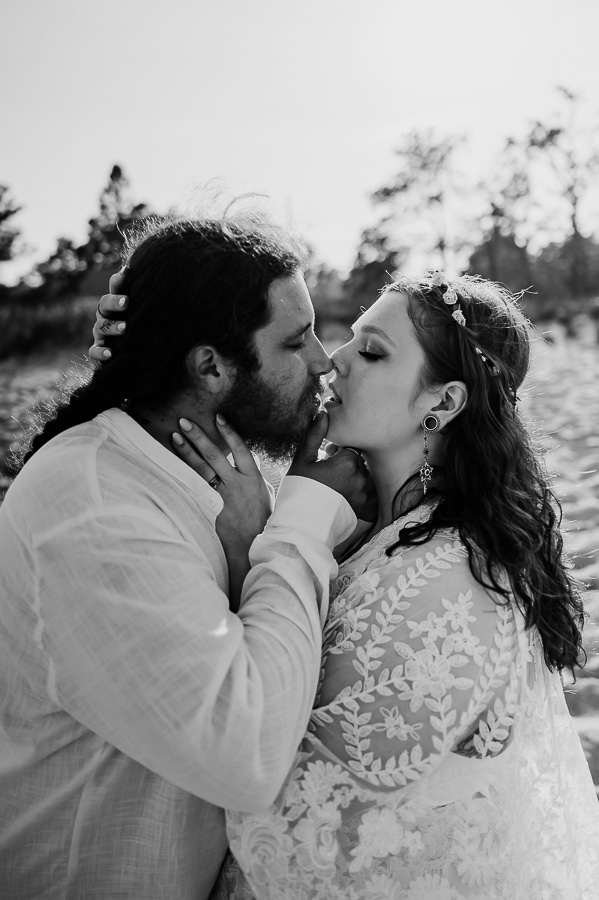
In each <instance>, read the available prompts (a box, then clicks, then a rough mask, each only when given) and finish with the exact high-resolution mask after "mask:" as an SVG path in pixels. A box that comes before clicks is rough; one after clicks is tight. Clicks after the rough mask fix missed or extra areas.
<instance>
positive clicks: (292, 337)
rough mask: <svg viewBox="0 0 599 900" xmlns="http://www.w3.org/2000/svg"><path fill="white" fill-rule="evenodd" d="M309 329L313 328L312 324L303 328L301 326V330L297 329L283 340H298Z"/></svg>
mask: <svg viewBox="0 0 599 900" xmlns="http://www.w3.org/2000/svg"><path fill="white" fill-rule="evenodd" d="M309 328H312V322H308V324H307V325H304V326H303V328H302V327H301V326H300V327H299V328H296V330H295V331H294V332H293V333H292V334H288V335H287V336H286V337H285V338H284V339H283V340H285V341H294V340H297V338H299V337H301V336H302V335H304V334H305V333H306V331H307V330H308V329H309Z"/></svg>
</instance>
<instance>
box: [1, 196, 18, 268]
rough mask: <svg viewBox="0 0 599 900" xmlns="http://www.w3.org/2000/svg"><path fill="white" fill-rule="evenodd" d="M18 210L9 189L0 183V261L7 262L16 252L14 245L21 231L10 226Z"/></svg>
mask: <svg viewBox="0 0 599 900" xmlns="http://www.w3.org/2000/svg"><path fill="white" fill-rule="evenodd" d="M20 210H21V207H20V206H16V204H15V201H14V200H13V199H12V197H11V196H10V189H9V188H8V187H7V186H6V185H5V184H0V263H2V262H8V260H9V259H13V257H14V256H15V254H16V246H15V245H16V242H17V240H18V238H19V237H20V234H21V232H20V231H19V230H18V229H17V228H14V227H13V226H12V223H11V220H12V217H13V216H16V214H17V213H18V212H20Z"/></svg>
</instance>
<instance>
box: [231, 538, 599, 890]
mask: <svg viewBox="0 0 599 900" xmlns="http://www.w3.org/2000/svg"><path fill="white" fill-rule="evenodd" d="M397 527H398V523H395V525H394V526H390V527H389V528H388V529H384V530H383V531H382V532H381V533H380V534H379V535H377V536H376V538H374V539H373V540H372V541H371V542H370V543H369V544H366V545H365V546H364V547H362V548H361V549H360V550H359V551H358V553H356V554H355V555H354V556H353V557H352V558H351V559H349V560H348V561H347V562H346V563H344V564H343V565H342V566H341V567H340V570H339V574H338V577H337V579H336V580H335V583H334V586H333V588H334V590H333V598H334V599H333V601H332V603H331V608H330V613H329V618H328V621H327V624H326V627H325V632H324V645H323V657H322V669H321V677H320V685H319V695H318V697H317V701H316V705H315V708H314V711H313V713H312V717H311V720H310V725H309V730H308V732H307V734H306V736H305V739H304V741H303V743H302V746H301V747H300V750H299V752H298V755H297V758H296V761H295V764H294V767H293V769H292V771H291V772H290V774H289V776H288V779H287V781H286V783H285V785H284V787H283V789H282V790H281V792H280V794H279V797H278V798H277V801H276V802H275V804H273V806H272V807H271V808H270V809H268V810H266V811H265V812H264V813H262V814H259V815H249V814H248V815H246V814H239V813H229V814H228V830H229V838H230V842H231V848H232V850H233V853H234V854H235V857H236V859H237V861H238V863H239V866H241V869H243V872H244V873H245V877H246V878H247V881H246V880H245V878H244V877H243V875H242V874H241V872H240V870H239V867H238V865H237V863H236V862H235V860H233V859H232V858H231V862H230V863H229V864H228V865H227V866H226V867H225V871H224V874H223V877H222V879H221V881H220V884H219V885H218V887H217V889H216V891H215V894H214V896H215V897H217V898H219V900H224V898H228V900H232V898H234V900H242V898H252V896H255V897H256V898H257V900H312V898H321V900H335V898H339V900H341V898H343V900H387V898H388V900H458V898H471V900H495V898H496V900H500V898H502V900H503V898H505V900H520V898H522V900H524V898H526V900H554V898H555V900H558V898H559V900H591V898H595V897H597V891H598V890H599V888H598V887H597V885H598V884H599V805H598V804H597V799H596V796H595V792H594V788H593V784H592V781H591V778H590V774H589V771H588V766H587V763H586V760H585V758H584V754H583V752H582V748H581V746H580V742H579V740H578V736H577V734H576V733H575V731H574V728H573V725H572V723H571V721H570V717H569V715H568V712H567V708H566V706H565V701H564V698H563V692H562V689H561V683H560V680H559V676H556V675H551V674H550V673H549V672H548V670H547V669H546V667H545V665H544V662H543V655H542V647H541V643H540V638H539V636H538V634H537V633H536V632H535V631H527V632H525V631H524V628H523V624H522V620H521V617H520V615H519V613H518V612H517V611H516V610H515V608H514V607H513V606H512V605H511V604H505V603H501V602H494V600H493V598H492V597H491V596H490V595H489V593H488V592H486V591H485V590H484V589H483V588H482V587H481V586H480V585H479V584H478V583H477V582H476V581H475V579H474V578H473V577H472V575H471V573H470V570H469V567H468V559H467V553H466V550H465V548H464V547H463V546H462V545H461V543H460V542H459V540H457V539H456V535H455V534H453V533H450V532H445V533H442V534H437V535H436V536H435V538H433V539H432V540H431V541H430V542H429V543H428V544H426V545H424V546H419V547H410V548H403V550H401V551H400V552H398V553H396V554H394V555H393V556H392V557H390V558H389V557H387V556H386V554H385V547H386V546H387V545H388V544H389V543H390V542H391V540H392V538H393V535H394V534H396V533H397Z"/></svg>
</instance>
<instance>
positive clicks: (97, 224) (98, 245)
mask: <svg viewBox="0 0 599 900" xmlns="http://www.w3.org/2000/svg"><path fill="white" fill-rule="evenodd" d="M149 214H150V210H149V207H148V205H147V204H146V203H134V201H133V199H132V196H131V190H130V185H129V180H128V179H127V177H126V175H125V173H124V172H123V169H122V168H121V166H119V165H115V166H113V167H112V170H111V172H110V175H109V177H108V182H107V184H106V186H105V187H104V189H103V190H102V192H101V194H100V210H99V213H98V215H97V216H95V217H94V218H93V219H90V220H89V239H88V242H87V244H85V245H84V247H83V248H82V251H83V258H84V259H85V261H86V263H87V265H88V266H94V267H102V268H106V267H108V266H112V265H118V262H119V260H120V257H121V250H122V248H123V243H124V238H123V232H124V231H126V230H127V228H130V227H131V226H132V225H133V224H134V223H135V222H136V221H139V220H141V219H144V218H146V216H148V215H149Z"/></svg>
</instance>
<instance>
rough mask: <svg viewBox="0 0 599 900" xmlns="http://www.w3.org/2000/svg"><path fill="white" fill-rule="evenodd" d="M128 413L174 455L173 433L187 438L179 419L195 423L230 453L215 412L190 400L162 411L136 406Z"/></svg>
mask: <svg viewBox="0 0 599 900" xmlns="http://www.w3.org/2000/svg"><path fill="white" fill-rule="evenodd" d="M128 413H129V415H130V416H131V417H132V418H133V419H135V421H136V422H137V423H138V424H139V425H141V427H142V428H144V429H145V430H146V431H147V432H148V434H150V435H151V436H152V437H153V438H154V439H155V440H156V441H158V443H159V444H162V446H163V447H166V449H167V450H170V451H171V452H172V453H175V449H174V447H173V433H174V432H178V433H179V434H182V435H183V436H184V437H185V436H186V435H185V432H184V431H183V429H182V428H181V426H180V425H179V419H189V420H190V421H191V422H195V423H196V425H199V426H200V428H201V429H202V430H203V431H204V433H205V434H206V436H207V437H209V438H210V440H211V441H213V442H214V443H215V444H216V445H217V447H220V449H221V450H222V449H226V451H227V452H229V449H228V447H225V444H224V442H223V439H222V437H221V436H220V434H219V433H218V431H217V429H216V425H215V423H214V413H213V411H212V410H207V409H201V408H199V407H198V405H197V403H194V402H193V401H191V400H190V399H189V398H185V397H182V398H179V399H178V400H176V401H174V402H173V403H171V404H169V405H167V406H165V407H163V408H161V409H148V408H147V407H144V406H136V407H135V408H134V409H131V410H128Z"/></svg>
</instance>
